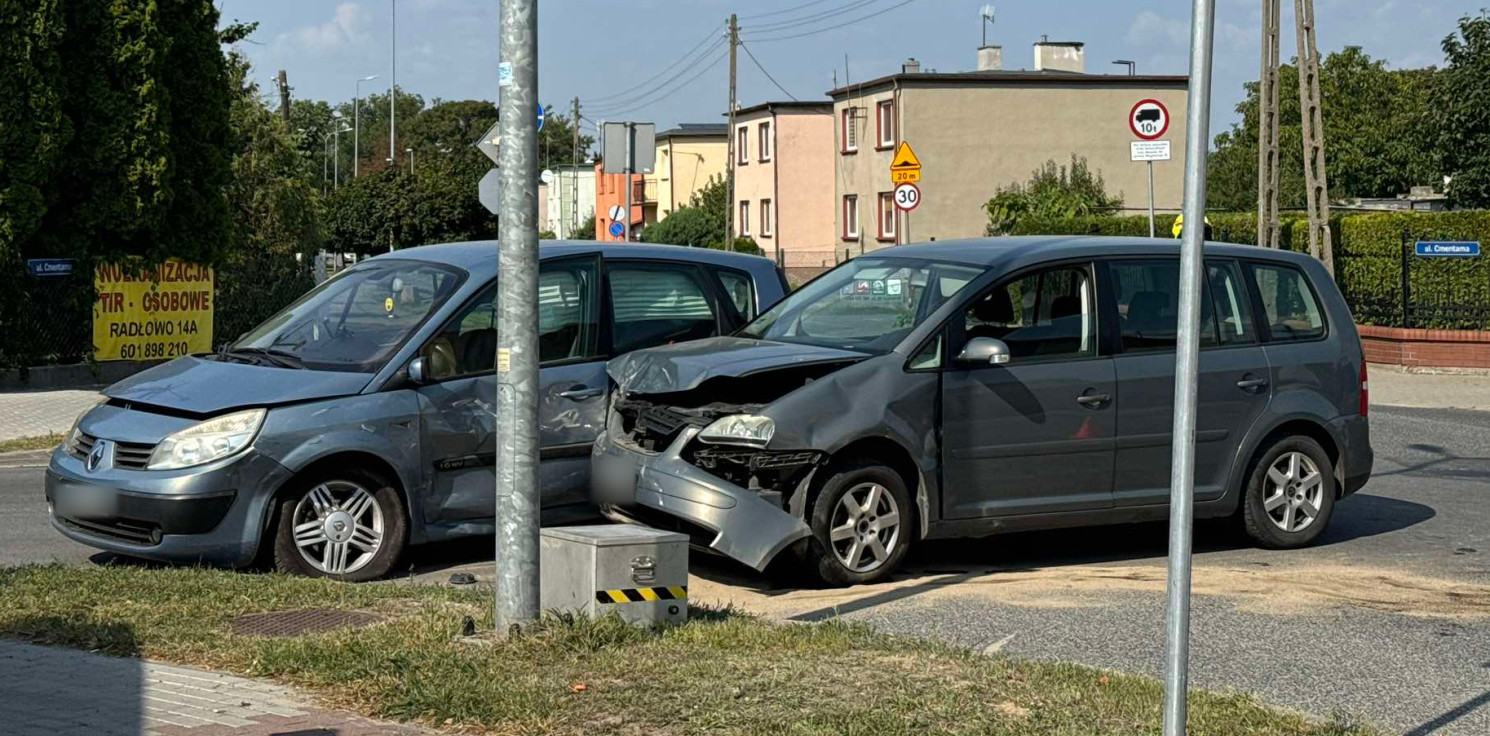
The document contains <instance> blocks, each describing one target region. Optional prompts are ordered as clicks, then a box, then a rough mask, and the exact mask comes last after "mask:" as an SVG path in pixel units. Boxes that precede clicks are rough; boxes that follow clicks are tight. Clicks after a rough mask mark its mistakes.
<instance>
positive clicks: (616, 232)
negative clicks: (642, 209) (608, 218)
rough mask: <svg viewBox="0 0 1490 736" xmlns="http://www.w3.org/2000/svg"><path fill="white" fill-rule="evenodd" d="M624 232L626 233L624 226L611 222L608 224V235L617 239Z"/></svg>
mask: <svg viewBox="0 0 1490 736" xmlns="http://www.w3.org/2000/svg"><path fill="white" fill-rule="evenodd" d="M624 232H626V226H625V225H622V224H621V223H619V222H612V223H611V224H610V234H611V235H613V236H615V237H617V238H619V237H621V233H624Z"/></svg>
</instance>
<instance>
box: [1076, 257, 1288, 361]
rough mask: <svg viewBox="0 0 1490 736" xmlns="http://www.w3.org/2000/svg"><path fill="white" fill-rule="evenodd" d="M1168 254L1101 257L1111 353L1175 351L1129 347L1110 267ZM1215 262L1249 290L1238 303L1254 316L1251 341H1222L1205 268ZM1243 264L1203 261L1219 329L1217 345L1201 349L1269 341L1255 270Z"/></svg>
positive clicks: (1205, 294) (1205, 289)
mask: <svg viewBox="0 0 1490 736" xmlns="http://www.w3.org/2000/svg"><path fill="white" fill-rule="evenodd" d="M1169 258H1170V257H1169V256H1159V255H1135V254H1126V255H1114V256H1104V257H1102V258H1101V259H1100V264H1101V267H1102V291H1103V293H1104V296H1103V298H1102V309H1103V311H1104V312H1106V313H1107V320H1106V321H1107V323H1108V324H1109V325H1110V326H1111V331H1110V334H1107V335H1105V339H1106V341H1107V342H1108V344H1109V345H1110V346H1111V350H1112V354H1113V355H1114V356H1121V355H1137V356H1142V355H1165V354H1171V355H1172V354H1174V352H1175V349H1173V348H1170V349H1164V350H1138V351H1133V350H1128V349H1127V347H1126V346H1125V345H1124V344H1123V334H1122V320H1121V319H1120V317H1119V315H1118V305H1117V284H1116V282H1115V281H1114V280H1113V275H1112V271H1111V266H1112V264H1113V263H1114V262H1119V261H1122V262H1133V261H1163V260H1168V259H1169ZM1178 259H1179V256H1174V260H1175V262H1176V263H1178ZM1262 262H1263V263H1270V262H1269V261H1262ZM1212 266H1222V267H1226V268H1230V269H1231V270H1232V276H1234V277H1236V276H1238V275H1240V278H1239V283H1240V284H1241V286H1242V288H1244V289H1246V290H1247V300H1246V302H1245V303H1243V304H1239V305H1238V306H1239V307H1241V308H1242V309H1243V310H1246V311H1247V312H1248V314H1247V315H1246V316H1248V317H1250V318H1251V320H1252V331H1253V333H1252V339H1251V340H1249V341H1247V342H1234V343H1227V342H1225V341H1223V340H1222V339H1221V312H1220V304H1218V303H1217V302H1216V298H1217V297H1216V293H1215V290H1214V289H1212V288H1211V279H1210V276H1209V270H1206V269H1209V268H1211V267H1212ZM1244 266H1245V261H1244V260H1240V259H1236V258H1230V257H1225V256H1209V257H1206V259H1205V261H1204V263H1203V265H1202V269H1203V273H1205V274H1206V279H1205V283H1203V284H1202V285H1201V299H1203V300H1204V299H1209V300H1210V302H1211V326H1212V327H1213V328H1214V329H1215V331H1216V343H1215V344H1214V345H1205V344H1201V346H1200V350H1201V352H1209V351H1212V350H1234V349H1238V348H1255V347H1257V346H1258V345H1259V344H1261V343H1264V342H1267V340H1266V337H1265V336H1266V334H1267V333H1265V332H1263V329H1264V325H1263V324H1262V323H1261V322H1260V321H1259V320H1258V315H1260V314H1262V312H1261V311H1259V310H1261V309H1262V303H1261V301H1260V297H1259V292H1258V291H1257V286H1256V284H1255V283H1253V282H1252V278H1251V275H1252V271H1251V269H1249V268H1245V267H1244ZM1203 307H1204V302H1202V308H1203ZM1297 342H1304V341H1302V340H1300V341H1297Z"/></svg>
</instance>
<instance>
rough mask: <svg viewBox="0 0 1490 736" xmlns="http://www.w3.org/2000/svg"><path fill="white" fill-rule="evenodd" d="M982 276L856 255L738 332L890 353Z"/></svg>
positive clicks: (952, 267) (971, 270)
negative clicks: (935, 312)
mask: <svg viewBox="0 0 1490 736" xmlns="http://www.w3.org/2000/svg"><path fill="white" fill-rule="evenodd" d="M982 272H983V270H982V269H980V268H976V267H972V266H964V265H958V264H952V263H941V262H936V261H928V260H922V259H911V258H876V257H873V256H860V257H858V258H855V259H853V260H851V261H849V262H847V263H844V264H843V265H841V266H839V267H837V268H835V269H833V270H832V271H829V272H828V273H826V274H823V275H822V276H820V277H818V278H817V279H816V280H814V281H813V282H812V283H810V284H808V285H807V286H805V287H803V288H802V289H801V290H800V291H797V292H796V293H794V294H792V295H791V296H788V297H787V298H786V299H784V300H782V301H781V302H780V303H778V304H777V305H776V306H774V307H772V308H771V309H770V310H769V311H767V312H766V313H765V314H762V315H761V316H760V317H757V318H756V319H755V321H754V322H751V323H750V324H748V325H746V326H745V327H744V329H742V330H740V332H738V333H737V334H738V335H740V336H741V337H753V338H756V339H760V340H776V341H779V342H793V343H805V344H809V345H823V346H827V347H837V348H846V349H849V350H863V351H867V352H877V353H880V352H889V351H890V350H891V349H893V348H894V347H895V345H896V344H898V343H899V342H900V341H901V340H903V339H905V336H906V335H908V334H910V332H911V330H913V329H915V328H916V326H917V325H919V324H921V322H922V320H924V319H926V317H927V316H928V315H930V314H931V313H932V312H934V311H936V308H937V307H940V306H941V305H942V303H943V302H945V301H947V299H949V298H951V297H952V295H954V294H956V293H957V292H958V291H960V290H961V289H962V287H964V286H966V285H967V283H968V282H969V281H972V280H973V279H975V278H977V277H978V275H979V274H981V273H982ZM928 285H932V286H933V288H927V286H928Z"/></svg>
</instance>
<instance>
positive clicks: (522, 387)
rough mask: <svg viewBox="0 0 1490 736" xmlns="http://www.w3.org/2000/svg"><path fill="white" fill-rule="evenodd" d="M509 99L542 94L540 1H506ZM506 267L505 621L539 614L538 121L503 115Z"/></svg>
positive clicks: (501, 343)
mask: <svg viewBox="0 0 1490 736" xmlns="http://www.w3.org/2000/svg"><path fill="white" fill-rule="evenodd" d="M501 24H502V31H501V43H502V48H501V67H503V68H501V69H499V71H498V79H499V80H500V81H499V83H498V84H499V85H500V87H501V98H502V99H501V102H502V105H503V106H504V107H506V108H507V109H508V110H514V111H515V110H531V109H533V105H535V104H536V102H537V97H538V95H537V92H538V0H502V7H501ZM500 125H501V131H502V146H501V151H500V154H499V156H500V158H501V167H500V168H501V177H502V193H501V205H502V206H501V213H502V214H501V219H500V221H499V224H498V228H499V230H498V237H499V239H500V245H499V249H498V255H497V268H498V271H499V273H500V274H501V278H499V279H498V280H497V302H498V307H497V309H498V311H497V320H498V322H497V355H496V368H497V397H496V399H497V402H496V403H497V406H496V414H497V425H496V445H497V446H496V451H497V457H496V485H497V503H496V520H497V539H496V568H497V575H496V578H497V579H496V627H497V632H498V633H499V634H506V633H508V632H510V631H512V630H513V629H514V628H519V627H521V626H523V625H526V624H529V623H533V622H536V621H537V620H538V525H539V518H538V508H539V505H538V482H537V481H538V199H537V191H536V190H537V187H536V186H535V184H534V182H536V181H537V179H538V125H537V121H536V120H535V119H534V118H533V116H531V115H502V116H501V120H500Z"/></svg>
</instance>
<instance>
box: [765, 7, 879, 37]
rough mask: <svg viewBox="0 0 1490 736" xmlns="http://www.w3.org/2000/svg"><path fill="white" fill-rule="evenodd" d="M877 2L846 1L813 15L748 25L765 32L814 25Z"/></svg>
mask: <svg viewBox="0 0 1490 736" xmlns="http://www.w3.org/2000/svg"><path fill="white" fill-rule="evenodd" d="M877 2H880V0H852V1H851V2H848V3H845V4H843V5H840V6H838V7H836V8H828V9H827V10H824V11H821V12H818V13H814V14H812V15H805V16H802V17H801V18H788V19H787V20H773V21H771V22H769V23H762V24H761V25H758V26H748V28H749V29H750V30H752V31H759V32H764V31H780V30H786V29H788V28H794V27H797V26H805V25H812V24H814V23H817V22H819V21H821V20H823V19H826V18H831V17H833V16H835V15H841V14H844V13H850V12H854V11H856V10H860V9H862V8H865V7H867V6H870V5H873V4H875V3H877Z"/></svg>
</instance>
